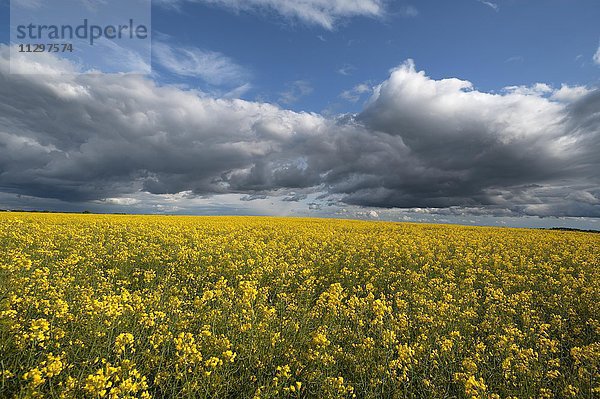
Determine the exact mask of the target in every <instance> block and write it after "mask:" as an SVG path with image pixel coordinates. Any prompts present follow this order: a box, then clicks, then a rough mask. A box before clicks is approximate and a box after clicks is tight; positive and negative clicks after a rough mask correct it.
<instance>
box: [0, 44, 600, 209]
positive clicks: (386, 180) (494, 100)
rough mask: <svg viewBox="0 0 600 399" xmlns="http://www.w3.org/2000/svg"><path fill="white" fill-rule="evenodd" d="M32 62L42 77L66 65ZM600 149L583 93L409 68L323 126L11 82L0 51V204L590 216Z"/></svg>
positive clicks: (74, 79)
mask: <svg viewBox="0 0 600 399" xmlns="http://www.w3.org/2000/svg"><path fill="white" fill-rule="evenodd" d="M44 57H45V59H44V60H41V61H40V62H43V63H44V64H43V65H44V68H45V70H46V71H50V72H52V71H57V72H60V71H64V70H65V68H72V66H70V65H68V64H65V63H64V62H59V61H57V60H56V59H54V58H52V57H51V56H49V55H44ZM13 67H16V68H20V69H21V70H22V71H25V70H27V69H28V68H29V69H31V68H33V67H34V66H32V65H30V64H28V63H26V62H20V61H19V60H16V61H15V64H14V65H13ZM599 150H600V92H599V91H592V90H589V89H585V88H569V87H562V88H561V89H559V90H552V89H550V88H548V87H547V86H545V85H536V86H535V87H532V88H525V87H516V88H510V89H507V90H506V91H505V92H503V93H499V94H490V93H483V92H479V91H477V90H475V89H473V87H472V86H471V84H470V83H469V82H466V81H461V80H458V79H443V80H433V79H430V78H429V77H427V76H426V75H425V74H424V73H423V72H418V71H416V70H415V68H414V65H413V64H412V63H411V62H407V63H405V64H403V65H402V66H400V67H398V68H397V69H395V70H394V71H392V73H391V75H390V77H389V79H387V80H386V81H385V82H383V83H382V84H381V85H379V86H378V87H376V88H375V91H374V93H373V95H372V97H371V99H370V101H369V102H368V104H367V105H366V107H365V109H364V110H363V111H362V112H361V113H359V114H357V115H354V116H353V115H345V116H340V117H338V118H325V117H323V116H321V115H316V114H309V113H297V112H292V111H288V110H283V109H281V108H279V107H276V106H273V105H270V104H264V103H256V102H248V101H242V100H224V99H214V98H210V97H208V96H207V95H205V94H203V93H199V92H195V91H191V90H183V89H180V88H175V87H169V86H159V85H157V84H156V83H155V82H153V81H152V80H150V79H147V78H143V77H136V76H115V75H102V74H99V75H46V76H41V75H9V74H8V49H7V48H6V47H3V48H1V49H0V191H2V192H5V193H15V194H23V195H28V196H33V197H37V198H52V199H58V200H62V201H71V202H83V201H98V200H100V201H102V200H104V199H107V198H118V197H132V196H135V195H136V193H139V192H148V193H152V194H173V193H180V192H191V194H190V195H213V194H225V193H236V194H244V195H245V196H246V197H244V198H245V199H257V198H264V196H265V195H277V196H283V197H282V198H284V200H285V201H286V202H294V201H303V200H305V199H306V198H307V194H309V193H311V192H312V193H317V194H318V195H320V196H321V198H324V200H325V201H327V200H328V198H331V199H333V201H339V202H342V203H347V204H354V205H360V206H374V207H383V208H394V207H401V208H429V209H432V210H435V211H436V212H443V210H444V209H445V210H447V212H452V213H457V212H469V210H471V211H472V212H473V213H476V214H479V213H481V212H486V213H487V214H490V215H506V214H513V215H514V214H518V215H538V216H600V189H599V187H600V184H599V183H600V182H599V178H598V174H597V172H596V171H597V170H599V167H600V165H599V164H600V156H599Z"/></svg>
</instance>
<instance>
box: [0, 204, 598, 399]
mask: <svg viewBox="0 0 600 399" xmlns="http://www.w3.org/2000/svg"><path fill="white" fill-rule="evenodd" d="M599 319H600V235H598V234H587V233H576V232H556V231H541V230H525V229H522V230H521V229H503V228H482V227H461V226H442V225H424V224H398V223H384V222H359V221H342V220H318V219H283V218H282V219H277V218H257V217H171V216H115V215H102V216H98V215H62V214H23V213H3V214H0V373H1V375H0V377H1V378H0V397H2V398H12V397H17V398H24V397H47V398H71V397H73V398H105V397H106V398H134V397H141V398H150V397H155V398H171V397H172V398H353V397H356V398H563V397H580V398H592V397H600V375H599V369H600V320H599Z"/></svg>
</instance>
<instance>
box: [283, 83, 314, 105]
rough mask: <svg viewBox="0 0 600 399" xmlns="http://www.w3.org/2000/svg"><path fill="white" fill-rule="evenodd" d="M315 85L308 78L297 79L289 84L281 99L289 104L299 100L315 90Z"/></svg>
mask: <svg viewBox="0 0 600 399" xmlns="http://www.w3.org/2000/svg"><path fill="white" fill-rule="evenodd" d="M313 90H314V89H313V87H312V86H311V84H310V82H308V81H306V80H296V81H294V82H292V83H290V84H288V85H287V89H286V90H285V91H284V92H282V93H280V97H279V101H280V102H282V103H283V104H286V105H289V104H293V103H295V102H297V101H298V100H300V99H301V98H302V97H306V96H307V95H309V94H310V93H312V92H313Z"/></svg>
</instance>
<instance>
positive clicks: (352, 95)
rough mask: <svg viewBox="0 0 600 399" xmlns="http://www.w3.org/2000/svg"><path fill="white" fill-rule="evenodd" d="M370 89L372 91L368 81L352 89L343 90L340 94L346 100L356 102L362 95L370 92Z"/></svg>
mask: <svg viewBox="0 0 600 399" xmlns="http://www.w3.org/2000/svg"><path fill="white" fill-rule="evenodd" d="M370 91H371V87H370V86H369V85H367V84H366V83H361V84H358V85H356V86H354V87H353V88H352V89H350V90H345V91H343V92H342V93H341V94H340V97H341V98H343V99H344V100H347V101H350V102H353V103H355V102H357V101H358V100H359V99H360V97H361V96H362V95H363V94H365V93H369V92H370Z"/></svg>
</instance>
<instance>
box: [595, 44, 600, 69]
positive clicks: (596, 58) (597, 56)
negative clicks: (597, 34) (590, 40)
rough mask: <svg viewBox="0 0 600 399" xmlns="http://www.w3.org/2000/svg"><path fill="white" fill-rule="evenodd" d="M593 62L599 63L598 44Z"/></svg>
mask: <svg viewBox="0 0 600 399" xmlns="http://www.w3.org/2000/svg"><path fill="white" fill-rule="evenodd" d="M594 62H595V63H596V64H598V65H600V46H598V50H596V54H594Z"/></svg>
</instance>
